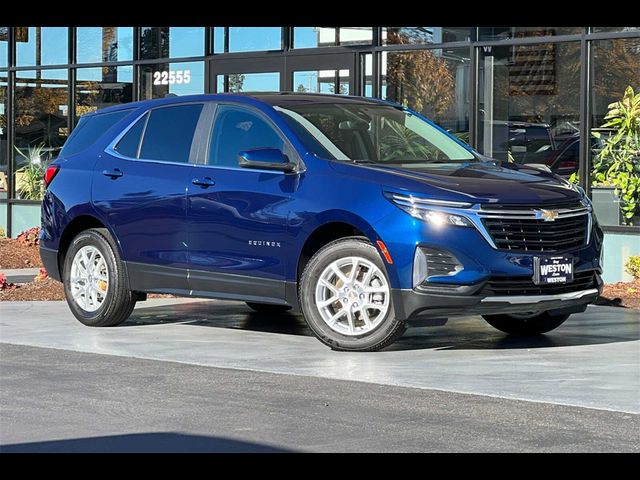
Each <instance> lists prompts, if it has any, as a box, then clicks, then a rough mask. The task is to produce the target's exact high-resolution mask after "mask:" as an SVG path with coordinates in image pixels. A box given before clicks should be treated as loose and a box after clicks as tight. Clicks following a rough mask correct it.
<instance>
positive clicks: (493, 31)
mask: <svg viewBox="0 0 640 480" xmlns="http://www.w3.org/2000/svg"><path fill="white" fill-rule="evenodd" d="M584 30H585V29H584V28H583V27H479V28H478V36H479V40H508V39H511V38H528V37H554V36H557V35H579V34H581V33H584Z"/></svg>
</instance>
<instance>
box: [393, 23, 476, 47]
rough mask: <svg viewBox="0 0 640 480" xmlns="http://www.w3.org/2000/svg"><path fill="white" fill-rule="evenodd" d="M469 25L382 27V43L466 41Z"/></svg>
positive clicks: (468, 35)
mask: <svg viewBox="0 0 640 480" xmlns="http://www.w3.org/2000/svg"><path fill="white" fill-rule="evenodd" d="M473 30H474V29H473V28H470V27H383V28H382V44H383V45H422V44H429V43H443V42H468V41H470V40H471V35H472V32H473Z"/></svg>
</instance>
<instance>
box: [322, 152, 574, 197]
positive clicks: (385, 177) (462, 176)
mask: <svg viewBox="0 0 640 480" xmlns="http://www.w3.org/2000/svg"><path fill="white" fill-rule="evenodd" d="M333 165H334V168H335V169H337V170H338V171H342V172H344V173H347V174H351V175H358V176H361V175H365V176H367V178H369V179H370V180H371V181H375V182H377V183H380V184H381V185H382V186H383V187H386V188H391V189H398V190H400V191H406V192H407V193H415V194H418V195H420V194H422V195H425V196H428V197H434V198H437V199H441V200H450V201H461V202H472V203H505V204H521V205H545V204H556V203H568V202H575V201H578V200H579V199H580V197H581V195H580V193H579V192H578V191H577V190H575V189H574V188H573V187H572V186H571V184H569V183H568V182H566V181H564V180H562V179H561V178H560V177H558V176H557V175H555V174H553V173H551V172H547V171H545V170H542V169H540V168H535V167H531V166H527V165H518V164H514V163H508V162H500V161H482V162H469V163H454V164H451V163H447V164H445V163H442V164H431V165H427V166H426V167H424V166H423V167H413V166H410V167H408V168H407V167H398V166H386V165H379V164H353V163H344V162H334V163H333Z"/></svg>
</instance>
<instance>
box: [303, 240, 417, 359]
mask: <svg viewBox="0 0 640 480" xmlns="http://www.w3.org/2000/svg"><path fill="white" fill-rule="evenodd" d="M299 298H300V305H301V307H302V312H303V314H304V317H305V320H306V322H307V324H308V325H309V328H311V330H313V332H314V333H315V335H316V336H317V337H318V339H319V340H320V341H321V342H323V343H324V344H326V345H329V346H330V347H331V348H332V349H334V350H345V351H374V350H380V349H382V348H384V347H386V346H387V345H389V344H391V343H393V342H394V341H395V340H396V339H398V338H399V337H400V336H401V335H402V334H403V333H404V331H405V325H404V322H402V321H399V320H397V319H396V318H395V315H394V310H393V301H392V299H391V287H390V284H389V279H388V278H387V275H386V273H385V267H384V264H383V263H382V259H381V258H380V255H379V254H378V251H377V250H376V248H375V247H374V246H373V245H372V244H371V243H370V242H369V241H367V240H366V239H362V238H354V237H352V238H345V239H340V240H336V241H334V242H331V243H329V244H328V245H326V246H324V247H323V248H322V249H320V250H319V251H318V252H317V253H316V254H315V255H314V256H313V257H312V258H311V260H310V261H309V263H308V264H307V266H306V267H305V269H304V272H303V273H302V277H301V279H300V291H299Z"/></svg>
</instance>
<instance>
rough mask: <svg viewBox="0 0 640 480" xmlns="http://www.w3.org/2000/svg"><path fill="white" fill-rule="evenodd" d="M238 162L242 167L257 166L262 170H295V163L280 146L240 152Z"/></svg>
mask: <svg viewBox="0 0 640 480" xmlns="http://www.w3.org/2000/svg"><path fill="white" fill-rule="evenodd" d="M238 164H239V165H240V166H241V167H242V168H256V169H260V170H277V171H280V172H286V173H288V172H293V171H294V170H295V169H296V166H295V164H294V163H292V162H290V161H289V158H288V157H287V156H286V155H285V154H284V153H282V150H280V149H278V148H254V149H253V150H243V151H241V152H238Z"/></svg>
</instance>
